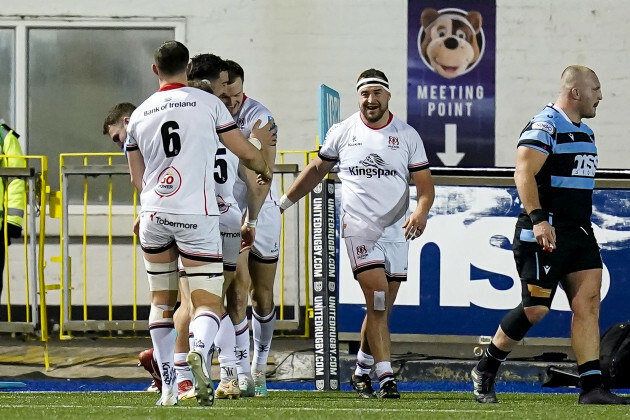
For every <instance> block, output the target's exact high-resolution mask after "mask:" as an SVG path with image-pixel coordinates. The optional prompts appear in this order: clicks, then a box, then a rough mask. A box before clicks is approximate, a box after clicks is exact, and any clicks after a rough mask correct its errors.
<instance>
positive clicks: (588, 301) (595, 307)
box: [571, 293, 600, 317]
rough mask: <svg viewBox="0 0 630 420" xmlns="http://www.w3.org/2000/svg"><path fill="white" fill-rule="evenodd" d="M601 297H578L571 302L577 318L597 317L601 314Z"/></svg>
mask: <svg viewBox="0 0 630 420" xmlns="http://www.w3.org/2000/svg"><path fill="white" fill-rule="evenodd" d="M599 304H600V296H599V293H598V294H597V295H589V296H576V297H574V298H573V299H572V300H571V310H572V311H573V314H574V315H575V316H578V317H579V316H594V315H595V316H596V315H598V314H599Z"/></svg>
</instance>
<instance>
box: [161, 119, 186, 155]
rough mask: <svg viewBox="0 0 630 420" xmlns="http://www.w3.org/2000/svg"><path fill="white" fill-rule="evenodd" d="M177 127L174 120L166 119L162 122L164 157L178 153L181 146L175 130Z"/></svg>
mask: <svg viewBox="0 0 630 420" xmlns="http://www.w3.org/2000/svg"><path fill="white" fill-rule="evenodd" d="M178 128H179V124H177V123H176V122H175V121H167V122H165V123H164V124H162V129H161V133H162V146H164V153H165V154H166V157H173V156H177V155H178V154H179V151H180V150H181V148H182V142H181V139H180V138H179V134H177V133H176V132H175V130H177V129H178Z"/></svg>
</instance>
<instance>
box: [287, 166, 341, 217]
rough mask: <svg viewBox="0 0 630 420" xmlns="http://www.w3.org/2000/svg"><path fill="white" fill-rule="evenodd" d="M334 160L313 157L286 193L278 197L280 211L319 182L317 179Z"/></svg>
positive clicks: (322, 176) (326, 170)
mask: <svg viewBox="0 0 630 420" xmlns="http://www.w3.org/2000/svg"><path fill="white" fill-rule="evenodd" d="M335 163H337V162H336V161H329V160H323V159H322V158H320V157H319V156H317V157H315V159H313V160H312V161H311V163H309V164H308V166H307V167H306V168H304V170H303V171H302V172H300V175H298V177H297V179H296V180H295V182H294V183H293V184H291V186H290V187H289V189H288V190H287V192H286V194H284V195H283V196H282V198H281V199H280V209H281V210H282V211H284V210H286V209H287V208H289V207H290V206H292V205H293V204H294V203H295V202H296V201H298V200H299V199H301V198H302V197H304V196H305V195H306V194H308V193H309V192H310V191H311V190H312V189H313V188H315V186H316V185H317V184H318V183H319V181H321V180H322V178H324V176H326V174H327V173H328V172H330V170H331V169H332V168H333V167H334V166H335Z"/></svg>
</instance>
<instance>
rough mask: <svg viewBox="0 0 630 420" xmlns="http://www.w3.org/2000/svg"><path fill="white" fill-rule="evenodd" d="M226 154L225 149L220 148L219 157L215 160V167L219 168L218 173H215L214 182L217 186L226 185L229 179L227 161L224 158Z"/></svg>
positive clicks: (218, 150)
mask: <svg viewBox="0 0 630 420" xmlns="http://www.w3.org/2000/svg"><path fill="white" fill-rule="evenodd" d="M225 154H226V150H225V147H219V148H218V149H217V155H216V156H215V158H214V167H215V168H218V169H219V170H218V171H215V172H214V180H215V181H216V183H217V184H225V182H226V181H227V177H228V167H227V161H226V160H225V159H224V158H222V157H221V156H224V155H225Z"/></svg>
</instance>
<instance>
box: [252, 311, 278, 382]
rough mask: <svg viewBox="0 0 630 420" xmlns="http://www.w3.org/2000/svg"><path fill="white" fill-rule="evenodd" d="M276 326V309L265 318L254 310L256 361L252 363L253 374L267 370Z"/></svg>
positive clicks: (253, 326) (253, 329)
mask: <svg viewBox="0 0 630 420" xmlns="http://www.w3.org/2000/svg"><path fill="white" fill-rule="evenodd" d="M275 326H276V309H275V308H274V309H272V310H271V312H270V313H268V314H267V315H265V316H260V315H258V314H257V313H256V312H255V311H254V310H253V309H252V332H253V336H254V359H253V363H252V372H258V371H261V370H262V371H263V372H265V371H266V370H267V359H268V358H269V349H270V347H271V339H272V338H273V330H274V328H275Z"/></svg>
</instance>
